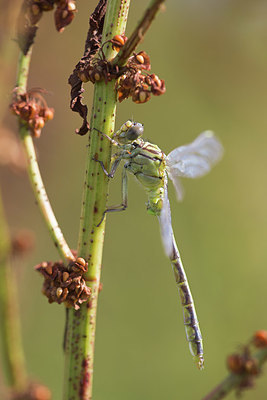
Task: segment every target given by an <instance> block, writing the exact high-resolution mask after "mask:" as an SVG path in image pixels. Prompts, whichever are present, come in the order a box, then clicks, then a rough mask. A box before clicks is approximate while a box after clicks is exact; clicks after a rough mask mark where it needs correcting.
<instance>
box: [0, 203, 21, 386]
mask: <svg viewBox="0 0 267 400" xmlns="http://www.w3.org/2000/svg"><path fill="white" fill-rule="evenodd" d="M10 251H11V244H10V239H9V232H8V228H7V225H6V221H5V216H4V210H3V206H2V201H1V198H0V321H1V323H0V331H1V339H2V343H3V347H2V349H3V352H2V362H3V367H4V369H5V372H6V377H7V383H8V386H11V387H12V388H13V389H15V390H17V391H21V390H24V389H25V388H26V386H27V373H26V367H25V359H24V352H23V347H22V340H21V329H20V321H19V311H18V299H17V284H16V278H15V274H14V269H13V267H12V266H11V264H10Z"/></svg>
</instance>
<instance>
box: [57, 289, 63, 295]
mask: <svg viewBox="0 0 267 400" xmlns="http://www.w3.org/2000/svg"><path fill="white" fill-rule="evenodd" d="M56 293H57V297H60V296H61V295H62V293H63V289H62V288H61V287H58V288H57V291H56Z"/></svg>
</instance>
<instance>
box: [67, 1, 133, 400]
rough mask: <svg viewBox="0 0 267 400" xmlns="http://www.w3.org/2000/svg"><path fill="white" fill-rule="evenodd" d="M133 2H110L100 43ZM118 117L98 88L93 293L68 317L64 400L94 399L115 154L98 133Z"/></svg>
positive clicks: (89, 168)
mask: <svg viewBox="0 0 267 400" xmlns="http://www.w3.org/2000/svg"><path fill="white" fill-rule="evenodd" d="M129 4H130V0H110V1H109V2H108V7H107V12H106V16H105V24H104V29H103V36H102V43H104V42H106V41H107V40H109V39H111V38H112V37H113V36H115V35H118V34H122V33H124V31H125V27H126V21H127V16H128V8H129ZM104 51H105V56H106V58H107V59H110V58H112V57H114V55H115V53H114V51H113V50H112V48H111V45H110V44H108V45H106V46H105V47H104ZM115 112H116V94H115V82H114V81H112V82H108V83H107V84H106V83H105V82H99V83H96V84H95V90H94V100H93V107H92V115H91V134H90V138H89V147H88V155H87V163H86V170H85V182H84V192H83V202H82V211H81V223H80V231H79V243H78V256H81V257H83V258H85V259H86V260H87V261H88V267H89V269H88V273H87V276H86V279H87V284H88V286H89V287H90V288H91V289H92V297H91V300H90V301H89V303H88V304H84V305H82V307H81V308H80V310H78V311H75V310H73V309H71V310H70V311H69V314H70V316H69V321H68V329H67V340H66V356H65V382H64V385H65V386H64V400H66V399H72V400H78V399H79V400H81V399H82V400H85V399H86V400H87V399H91V398H92V383H93V362H94V345H95V329H96V311H97V301H98V292H99V284H100V274H101V261H102V252H103V241H104V230H105V219H104V220H103V222H102V223H101V225H100V226H97V225H98V224H99V222H100V221H101V219H102V217H103V213H104V210H105V207H106V198H107V190H108V179H107V177H106V176H105V174H104V173H103V170H102V168H101V166H100V165H99V163H98V162H96V161H95V160H94V158H95V159H100V160H102V161H103V163H104V165H105V166H106V167H107V168H108V166H109V164H110V156H111V148H110V143H109V141H108V140H107V139H105V138H103V136H102V135H101V134H99V133H98V132H97V131H96V130H95V129H94V128H97V129H98V130H99V131H101V132H103V133H105V134H107V135H110V134H111V133H112V132H113V131H114V124H115Z"/></svg>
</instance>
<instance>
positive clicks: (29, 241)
mask: <svg viewBox="0 0 267 400" xmlns="http://www.w3.org/2000/svg"><path fill="white" fill-rule="evenodd" d="M34 242H35V237H34V233H33V232H32V231H29V230H27V229H21V230H19V231H17V232H16V233H15V234H14V235H13V236H12V240H11V253H12V255H14V256H19V257H21V256H23V255H25V254H27V253H28V252H30V251H31V250H32V249H33V247H34Z"/></svg>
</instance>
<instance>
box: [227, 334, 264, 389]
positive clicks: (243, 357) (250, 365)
mask: <svg viewBox="0 0 267 400" xmlns="http://www.w3.org/2000/svg"><path fill="white" fill-rule="evenodd" d="M251 346H254V347H256V348H261V349H262V348H264V347H267V331H264V330H260V331H257V332H255V334H254V335H253V338H252V340H251V341H250V343H249V345H247V346H244V347H243V349H242V351H241V352H240V353H233V354H231V355H230V356H228V358H227V367H228V369H229V370H230V371H231V372H232V373H233V374H236V375H241V376H242V377H243V379H242V381H241V383H240V385H239V386H238V392H240V391H241V390H243V389H245V388H250V387H253V385H254V379H255V377H257V376H258V375H259V374H260V372H261V367H260V365H259V361H258V359H257V358H256V357H255V356H253V355H252V354H251Z"/></svg>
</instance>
